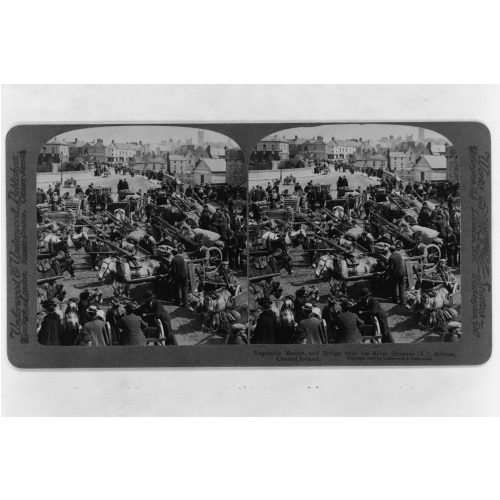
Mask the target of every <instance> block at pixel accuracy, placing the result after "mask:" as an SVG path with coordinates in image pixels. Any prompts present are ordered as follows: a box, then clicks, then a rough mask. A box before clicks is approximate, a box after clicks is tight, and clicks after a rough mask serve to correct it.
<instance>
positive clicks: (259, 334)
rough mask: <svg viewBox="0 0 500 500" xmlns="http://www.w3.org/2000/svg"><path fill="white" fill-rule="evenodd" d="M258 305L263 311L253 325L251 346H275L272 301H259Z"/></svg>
mask: <svg viewBox="0 0 500 500" xmlns="http://www.w3.org/2000/svg"><path fill="white" fill-rule="evenodd" d="M259 305H260V306H261V307H262V309H263V311H262V313H261V314H260V316H259V319H258V320H257V324H256V325H255V328H254V331H253V337H252V344H277V343H278V341H277V336H276V316H275V315H274V312H273V311H272V309H271V307H272V305H273V301H272V300H270V299H260V300H259Z"/></svg>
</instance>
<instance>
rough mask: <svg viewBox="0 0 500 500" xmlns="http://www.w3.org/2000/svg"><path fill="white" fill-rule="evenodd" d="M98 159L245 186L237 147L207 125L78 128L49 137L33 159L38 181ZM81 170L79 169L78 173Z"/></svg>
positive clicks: (183, 178) (185, 177)
mask: <svg viewBox="0 0 500 500" xmlns="http://www.w3.org/2000/svg"><path fill="white" fill-rule="evenodd" d="M97 164H102V165H104V164H106V165H108V166H111V167H116V166H120V167H125V168H127V169H129V170H130V171H136V172H146V171H149V170H151V171H153V172H154V177H155V178H156V177H157V175H158V172H159V171H163V172H164V173H165V174H167V175H172V176H174V177H176V178H177V179H179V180H180V181H182V182H184V183H185V184H194V183H196V184H228V185H229V186H232V187H239V186H241V187H245V185H246V172H245V167H244V165H243V155H242V153H241V149H240V147H239V146H238V144H236V143H235V142H234V141H233V140H231V139H230V138H229V137H227V136H225V135H222V134H220V133H218V132H213V131H211V130H206V129H199V128H190V127H181V126H159V125H131V126H128V125H124V126H112V127H107V126H105V127H92V128H79V129H76V130H74V131H70V132H65V133H63V134H59V135H58V136H56V137H52V138H50V139H49V140H47V142H46V143H44V144H43V145H42V146H41V148H40V154H39V156H38V160H37V173H38V174H47V175H45V176H43V175H40V176H39V181H41V182H43V181H42V178H43V177H46V178H47V180H49V178H50V177H51V176H50V175H48V174H51V173H52V174H53V173H55V172H61V171H62V172H79V171H82V170H89V169H90V168H91V167H92V166H95V165H97ZM81 175H82V174H77V176H81Z"/></svg>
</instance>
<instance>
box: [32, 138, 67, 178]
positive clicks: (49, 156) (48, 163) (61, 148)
mask: <svg viewBox="0 0 500 500" xmlns="http://www.w3.org/2000/svg"><path fill="white" fill-rule="evenodd" d="M68 161H69V146H68V145H67V144H66V143H65V142H63V141H59V140H57V138H56V139H52V140H51V141H49V142H47V143H46V144H45V145H44V146H42V149H41V150H40V154H39V155H38V161H37V172H58V171H59V169H60V167H61V166H62V165H64V164H65V163H68Z"/></svg>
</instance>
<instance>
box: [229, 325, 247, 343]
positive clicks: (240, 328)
mask: <svg viewBox="0 0 500 500" xmlns="http://www.w3.org/2000/svg"><path fill="white" fill-rule="evenodd" d="M227 343H228V344H230V345H245V344H248V335H247V327H246V326H245V325H243V324H241V323H235V324H234V325H233V326H231V333H230V335H229V337H228V339H227Z"/></svg>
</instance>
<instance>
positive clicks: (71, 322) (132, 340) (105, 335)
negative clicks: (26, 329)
mask: <svg viewBox="0 0 500 500" xmlns="http://www.w3.org/2000/svg"><path fill="white" fill-rule="evenodd" d="M89 296H90V293H89V291H88V290H86V291H84V292H82V293H81V294H80V299H79V300H75V299H69V300H68V303H67V305H66V308H65V310H64V313H63V312H62V311H61V309H60V308H59V306H58V304H57V303H56V302H54V301H53V300H47V301H45V302H43V303H42V307H43V309H44V312H45V315H44V318H43V320H42V322H41V324H40V327H39V329H38V331H37V338H38V342H39V343H40V344H42V345H51V346H85V347H106V346H107V347H111V346H114V345H122V346H130V345H146V338H147V337H146V329H147V328H148V327H149V326H150V325H151V321H150V319H154V320H156V321H159V322H160V323H161V326H162V330H163V336H164V337H165V340H164V341H165V344H166V345H177V340H176V338H175V336H174V334H173V330H172V324H171V320H170V316H169V314H168V313H167V311H166V310H165V308H164V306H163V304H162V303H161V302H160V301H159V300H157V299H156V297H155V294H154V293H153V292H152V291H150V290H148V291H146V293H145V294H144V296H143V302H142V304H141V305H140V306H138V305H137V304H135V303H133V302H127V303H126V304H125V305H123V304H121V303H120V302H119V301H117V300H115V299H113V301H112V303H111V306H110V307H109V308H108V309H107V310H106V311H104V310H103V309H100V308H99V307H98V306H96V305H90V301H89Z"/></svg>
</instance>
